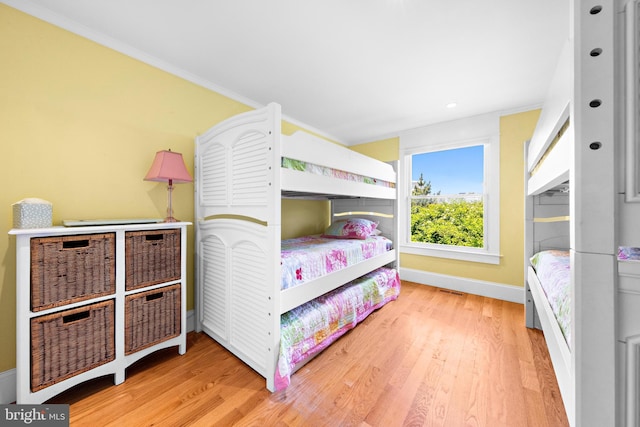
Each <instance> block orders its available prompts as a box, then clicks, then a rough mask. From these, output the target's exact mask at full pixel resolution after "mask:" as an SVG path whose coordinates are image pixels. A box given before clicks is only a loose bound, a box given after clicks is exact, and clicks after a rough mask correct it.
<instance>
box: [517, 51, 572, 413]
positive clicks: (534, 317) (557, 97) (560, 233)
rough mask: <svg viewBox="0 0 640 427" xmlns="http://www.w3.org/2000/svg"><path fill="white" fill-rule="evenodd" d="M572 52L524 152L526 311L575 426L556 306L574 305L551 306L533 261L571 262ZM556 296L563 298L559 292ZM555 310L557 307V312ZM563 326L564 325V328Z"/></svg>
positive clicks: (566, 345) (566, 348)
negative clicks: (539, 334)
mask: <svg viewBox="0 0 640 427" xmlns="http://www.w3.org/2000/svg"><path fill="white" fill-rule="evenodd" d="M571 53H572V52H571V51H570V45H569V43H567V46H566V47H565V49H564V51H563V54H562V55H561V58H560V61H559V63H558V66H557V69H556V74H555V77H554V80H553V82H552V85H551V87H550V89H549V94H548V95H547V98H546V101H545V103H544V105H543V108H542V111H541V114H540V118H539V120H538V125H537V126H536V130H535V132H534V135H533V137H532V139H531V141H530V142H529V143H528V144H527V145H526V147H525V167H526V170H525V178H526V179H525V182H526V184H525V185H526V193H525V194H526V198H525V200H526V202H525V276H526V277H525V283H526V285H525V311H526V325H527V327H529V328H534V327H535V328H538V329H542V330H543V332H544V337H545V340H546V343H547V347H548V350H549V355H550V357H551V361H552V363H553V368H554V371H555V374H556V378H557V381H558V386H559V388H560V392H561V394H562V399H563V402H564V406H565V410H566V412H567V417H568V419H569V423H570V424H571V425H574V420H573V414H574V408H575V369H574V366H573V358H572V354H571V337H572V336H574V334H573V328H574V326H575V325H573V314H574V313H570V312H569V316H568V318H565V319H564V321H565V322H566V323H569V324H568V325H567V324H563V322H560V323H559V322H558V317H559V316H560V315H559V314H558V310H557V307H556V304H561V305H563V306H564V308H565V309H569V310H570V307H571V301H570V300H568V301H564V302H562V303H557V302H555V301H554V302H553V303H551V302H550V301H549V298H548V293H547V292H546V291H545V289H544V288H543V285H542V284H541V280H540V277H539V275H538V274H537V273H540V271H536V268H534V266H533V265H532V258H533V257H534V255H536V254H539V255H538V256H536V258H538V257H543V256H547V255H550V254H559V253H560V252H562V255H566V257H564V256H563V257H561V258H559V259H560V260H562V261H553V263H554V264H556V265H559V264H561V263H564V262H566V263H568V261H569V259H570V258H569V253H570V252H569V251H570V244H571V240H570V220H571V212H570V200H569V194H568V191H569V184H568V180H569V177H570V176H569V175H570V167H571V161H572V158H573V143H574V130H573V126H572V123H571V120H570V117H569V113H570V102H571V84H572V80H571V68H570V67H571V63H570V60H571ZM571 262H573V261H571ZM565 265H566V264H565ZM569 265H570V263H569ZM561 273H565V276H564V278H563V279H564V280H562V281H563V282H564V283H566V286H567V288H566V289H565V290H564V292H565V293H566V296H567V297H568V298H571V297H572V295H573V290H572V288H571V286H572V280H571V276H570V273H569V271H564V272H561ZM556 280H557V281H560V279H556ZM547 289H549V288H547ZM556 292H557V293H562V292H561V291H559V290H557V291H556ZM549 294H551V291H550V292H549ZM552 307H556V310H555V311H554V308H552ZM561 324H563V325H564V326H563V327H561ZM563 328H564V332H563Z"/></svg>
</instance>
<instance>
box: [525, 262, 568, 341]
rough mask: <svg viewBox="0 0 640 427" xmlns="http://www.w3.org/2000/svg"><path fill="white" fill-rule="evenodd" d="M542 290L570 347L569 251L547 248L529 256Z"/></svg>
mask: <svg viewBox="0 0 640 427" xmlns="http://www.w3.org/2000/svg"><path fill="white" fill-rule="evenodd" d="M531 265H533V268H534V269H535V270H536V276H538V280H539V281H540V285H541V286H542V290H543V291H544V293H545V295H546V296H547V300H548V301H549V305H550V306H551V310H552V311H553V313H554V314H555V316H556V320H557V321H558V325H559V326H560V330H562V333H563V334H564V338H565V340H566V341H567V344H568V345H569V348H571V300H570V298H569V285H570V282H571V270H570V257H569V251H561V250H547V251H542V252H538V253H537V254H535V255H534V256H533V257H531Z"/></svg>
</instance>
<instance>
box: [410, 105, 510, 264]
mask: <svg viewBox="0 0 640 427" xmlns="http://www.w3.org/2000/svg"><path fill="white" fill-rule="evenodd" d="M482 118H484V119H485V120H487V118H486V117H484V116H481V117H476V118H474V119H472V120H471V122H470V123H467V124H469V125H471V128H472V129H470V132H471V133H474V132H473V127H474V125H477V121H478V120H482ZM489 119H492V117H491V118H489ZM491 121H493V120H491ZM460 122H462V121H460ZM496 122H497V126H496V129H493V127H491V126H490V127H489V129H490V130H489V131H487V129H486V124H485V125H482V126H480V127H479V129H476V130H477V131H478V133H480V135H477V133H476V135H477V136H476V137H471V138H466V139H457V140H456V135H457V134H453V137H451V136H452V134H449V135H447V133H450V132H454V131H455V130H456V128H457V129H459V128H458V126H463V125H464V123H458V124H454V125H453V126H451V124H452V123H454V122H450V123H448V124H447V128H448V129H449V132H448V131H447V129H446V128H445V129H444V130H443V129H442V128H441V129H437V130H436V131H433V130H432V129H427V130H424V131H420V130H418V131H413V132H411V134H408V135H401V136H400V171H401V173H400V174H399V176H398V198H399V200H398V204H399V224H400V236H399V240H400V242H399V244H400V252H401V253H408V254H414V255H423V256H431V257H438V258H449V259H456V260H463V261H472V262H480V263H486V264H499V263H500V258H501V256H500V137H499V130H498V129H497V127H499V118H498V119H497V120H496ZM458 133H459V132H458ZM403 136H404V141H403ZM434 136H436V137H435V138H434ZM457 136H460V135H457ZM466 136H469V135H466ZM443 141H446V142H443ZM403 142H405V143H404V144H403ZM481 144H483V145H484V146H485V148H484V171H485V174H484V190H483V192H484V204H485V217H484V222H485V223H484V230H485V247H484V248H468V247H463V246H449V245H437V244H432V243H418V242H411V236H410V228H411V227H410V211H409V206H410V200H409V199H410V196H411V182H412V180H411V174H412V173H411V155H413V154H419V153H424V152H429V151H441V150H448V149H454V148H462V147H467V146H471V145H481Z"/></svg>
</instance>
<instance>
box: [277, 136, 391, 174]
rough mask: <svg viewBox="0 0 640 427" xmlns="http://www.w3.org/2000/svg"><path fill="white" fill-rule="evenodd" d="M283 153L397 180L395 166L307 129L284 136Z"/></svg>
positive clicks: (329, 165)
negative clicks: (311, 132)
mask: <svg viewBox="0 0 640 427" xmlns="http://www.w3.org/2000/svg"><path fill="white" fill-rule="evenodd" d="M310 147H312V148H313V149H310ZM281 154H282V156H283V157H288V158H291V159H295V160H301V161H304V162H307V163H314V164H316V165H320V166H325V167H329V168H333V169H338V170H341V171H349V172H352V173H355V174H358V175H362V176H367V177H371V178H376V179H379V180H383V181H388V182H393V183H395V182H396V172H395V171H394V170H393V167H392V166H391V165H389V164H387V163H385V162H382V161H380V160H376V159H374V158H372V157H368V156H365V155H364V154H361V153H358V152H357V151H353V150H351V149H349V148H347V147H343V146H340V145H338V144H334V143H332V142H329V141H327V140H324V139H322V138H319V137H316V136H314V135H311V134H309V133H307V132H304V131H298V132H295V133H294V134H293V135H290V136H287V135H283V136H282V153H281Z"/></svg>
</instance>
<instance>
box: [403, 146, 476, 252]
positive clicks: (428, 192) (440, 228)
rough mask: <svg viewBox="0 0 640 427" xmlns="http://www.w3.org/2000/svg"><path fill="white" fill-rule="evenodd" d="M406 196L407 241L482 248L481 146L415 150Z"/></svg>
mask: <svg viewBox="0 0 640 427" xmlns="http://www.w3.org/2000/svg"><path fill="white" fill-rule="evenodd" d="M409 200H410V204H411V206H410V208H409V209H410V216H411V229H410V235H409V239H410V240H411V242H416V243H432V244H436V245H451V246H464V247H472V248H484V247H485V246H486V244H485V241H484V146H483V145H473V146H469V147H463V148H455V149H451V150H439V151H431V152H427V153H418V154H413V155H412V156H411V193H410V195H409Z"/></svg>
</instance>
